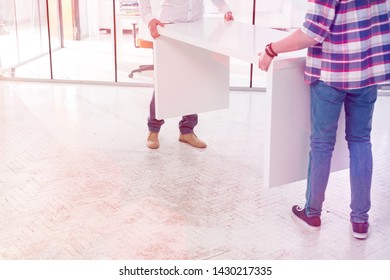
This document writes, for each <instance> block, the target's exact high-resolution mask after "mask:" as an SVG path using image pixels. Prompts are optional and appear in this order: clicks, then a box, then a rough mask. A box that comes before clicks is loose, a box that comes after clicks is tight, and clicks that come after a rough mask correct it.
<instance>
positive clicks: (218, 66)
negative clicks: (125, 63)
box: [154, 18, 348, 187]
mask: <svg viewBox="0 0 390 280" xmlns="http://www.w3.org/2000/svg"><path fill="white" fill-rule="evenodd" d="M159 32H160V34H161V36H160V37H159V38H158V39H157V40H156V41H155V45H154V64H155V96H156V114H157V118H170V117H178V116H182V115H188V114H194V113H201V112H207V111H212V110H219V109H226V108H228V107H229V58H230V57H235V58H237V59H241V60H243V61H246V62H249V63H253V64H254V65H257V63H258V55H257V53H258V52H259V51H262V50H264V48H265V46H266V44H268V43H269V42H274V41H277V40H279V39H281V38H284V37H285V36H286V35H287V33H286V32H283V31H279V30H274V29H270V28H265V27H259V26H253V25H251V24H246V23H241V22H236V21H231V22H225V21H224V20H223V19H220V18H205V19H204V20H203V21H200V22H195V23H181V24H167V25H165V27H163V28H160V29H159ZM305 54H306V52H305V51H300V52H292V53H288V54H280V55H279V56H278V57H276V58H275V59H274V61H273V63H272V65H271V67H270V69H269V70H268V72H267V93H266V96H267V97H266V102H267V103H268V106H266V107H267V110H268V111H267V112H266V116H267V117H266V118H267V119H266V127H265V135H264V137H265V141H264V142H265V149H264V159H265V163H264V172H265V173H264V183H265V185H266V186H267V187H273V186H278V185H283V184H287V183H291V182H295V181H298V180H303V179H305V178H307V164H308V158H309V154H308V153H309V137H310V92H309V86H308V85H307V84H305V83H304V81H303V71H304V67H305ZM343 127H344V116H343V113H342V114H341V117H340V123H339V130H338V131H339V133H338V141H337V142H336V143H337V144H336V147H335V151H334V153H333V159H332V171H336V170H341V169H345V168H347V167H348V150H347V147H346V143H345V141H343V139H342V138H343V137H344V133H343V132H344V129H343Z"/></svg>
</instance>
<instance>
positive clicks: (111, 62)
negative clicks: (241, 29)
mask: <svg viewBox="0 0 390 280" xmlns="http://www.w3.org/2000/svg"><path fill="white" fill-rule="evenodd" d="M225 1H226V2H227V3H228V4H229V6H230V7H231V9H232V11H233V14H234V16H235V20H237V21H241V22H247V23H251V24H253V23H254V24H257V25H263V26H269V27H275V28H279V29H286V30H287V31H288V30H290V29H291V28H294V24H291V23H292V20H291V19H292V15H293V14H294V15H295V17H296V18H298V20H297V21H298V22H300V21H302V20H303V15H304V8H302V7H299V8H296V7H297V5H301V6H302V3H306V0H274V1H268V0H243V1H236V0H225ZM270 2H271V3H270ZM294 7H295V11H300V13H302V15H301V14H300V13H299V12H298V13H296V12H295V13H294ZM205 10H206V16H216V13H217V11H216V8H215V7H214V6H213V4H212V2H211V1H209V0H205ZM297 14H298V16H297ZM219 16H221V17H222V15H219ZM278 17H279V19H280V20H277V18H278ZM301 17H302V18H301ZM275 19H276V20H275ZM282 19H283V20H282ZM139 21H140V17H139V12H138V1H124V0H31V1H22V0H0V78H1V77H7V78H10V77H11V78H12V77H16V78H32V79H55V80H69V81H92V82H120V83H129V84H150V85H152V83H153V71H143V72H141V73H135V74H134V75H133V76H132V77H129V74H130V72H131V71H132V70H134V69H136V68H138V67H139V65H144V64H146V65H151V64H153V55H152V49H150V48H140V47H139V46H138V44H137V41H136V38H137V37H136V35H137V32H138V25H139ZM230 84H231V86H232V87H240V88H250V87H265V74H264V72H261V71H259V70H258V69H257V66H256V65H250V64H248V63H246V62H243V61H239V60H236V59H234V58H232V59H231V77H230Z"/></svg>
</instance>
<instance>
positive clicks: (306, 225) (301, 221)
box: [290, 211, 321, 231]
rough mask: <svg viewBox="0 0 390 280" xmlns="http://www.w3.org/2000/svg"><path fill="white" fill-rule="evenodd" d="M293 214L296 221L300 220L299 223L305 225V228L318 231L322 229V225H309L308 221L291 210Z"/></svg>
mask: <svg viewBox="0 0 390 280" xmlns="http://www.w3.org/2000/svg"><path fill="white" fill-rule="evenodd" d="M290 214H291V217H292V218H293V219H294V221H296V222H298V223H299V225H301V226H303V227H305V229H308V230H310V231H318V230H320V229H321V226H318V227H314V226H311V225H309V224H308V223H306V222H305V221H304V220H302V219H301V218H299V217H298V216H297V215H295V213H294V212H292V211H291V212H290Z"/></svg>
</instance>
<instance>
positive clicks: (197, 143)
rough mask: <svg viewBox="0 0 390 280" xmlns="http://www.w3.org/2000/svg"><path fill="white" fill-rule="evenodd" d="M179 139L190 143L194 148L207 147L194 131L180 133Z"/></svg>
mask: <svg viewBox="0 0 390 280" xmlns="http://www.w3.org/2000/svg"><path fill="white" fill-rule="evenodd" d="M179 141H180V142H183V143H187V144H190V145H191V146H193V147H195V148H201V149H203V148H206V147H207V145H206V143H205V142H203V141H202V140H200V139H199V138H198V137H197V136H196V135H195V134H194V133H189V134H180V137H179Z"/></svg>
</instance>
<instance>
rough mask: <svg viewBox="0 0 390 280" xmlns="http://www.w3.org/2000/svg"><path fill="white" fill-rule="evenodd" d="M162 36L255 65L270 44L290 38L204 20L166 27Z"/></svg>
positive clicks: (242, 25) (284, 56)
mask: <svg viewBox="0 0 390 280" xmlns="http://www.w3.org/2000/svg"><path fill="white" fill-rule="evenodd" d="M159 32H160V34H161V35H162V36H166V37H168V38H171V39H177V40H179V41H181V42H184V43H188V44H191V45H194V46H197V47H201V48H205V49H208V50H211V51H215V52H218V53H221V54H224V55H227V56H231V57H234V58H238V59H241V60H243V61H246V62H249V63H253V64H257V62H258V55H257V54H258V52H259V51H262V50H264V48H265V46H266V45H267V44H268V43H270V42H273V41H277V40H279V39H281V38H284V37H286V36H287V35H288V34H289V33H287V32H285V31H280V30H275V29H271V28H267V27H260V26H253V25H251V24H248V23H243V22H238V21H229V22H226V21H224V20H223V19H221V18H204V19H203V20H202V21H199V22H191V23H176V24H166V25H165V27H162V28H159ZM238 38H239V39H238ZM157 40H158V39H157ZM305 55H306V51H305V50H303V51H297V52H291V53H286V54H281V55H279V56H278V57H277V58H276V59H288V58H297V57H304V56H305Z"/></svg>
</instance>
